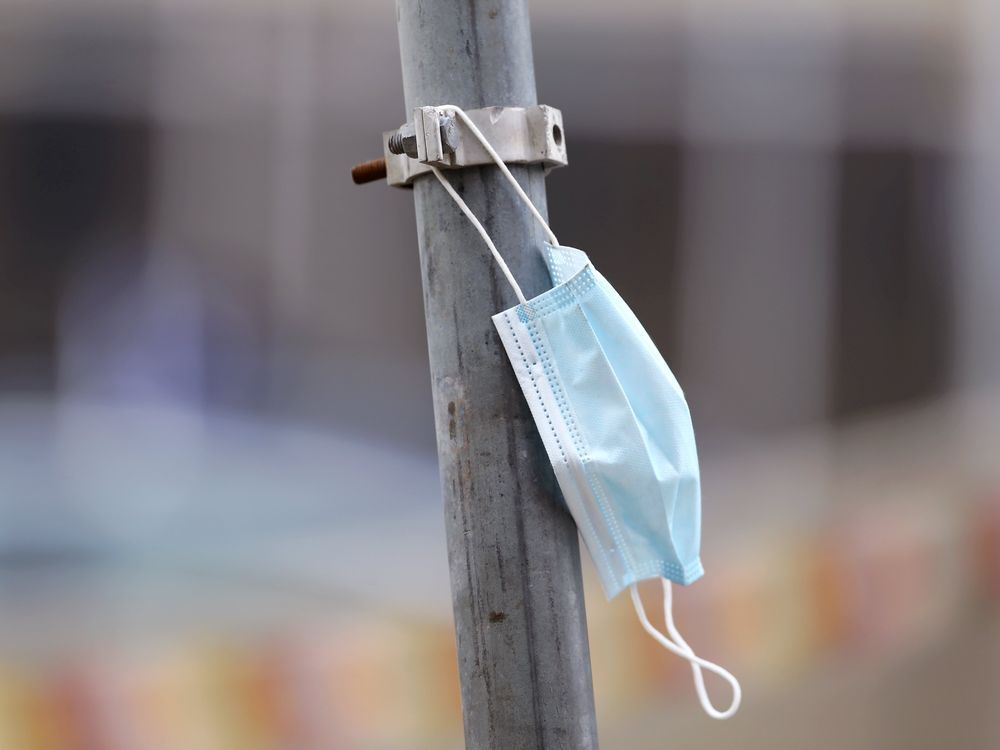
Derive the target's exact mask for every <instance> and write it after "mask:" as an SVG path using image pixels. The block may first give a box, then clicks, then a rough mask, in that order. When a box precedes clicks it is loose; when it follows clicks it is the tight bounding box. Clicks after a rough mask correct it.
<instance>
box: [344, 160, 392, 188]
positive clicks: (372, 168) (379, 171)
mask: <svg viewBox="0 0 1000 750" xmlns="http://www.w3.org/2000/svg"><path fill="white" fill-rule="evenodd" d="M351 179H353V180H354V184H355V185H364V184H365V183H366V182H375V180H384V179H385V159H372V160H371V161H366V162H362V163H361V164H358V165H357V166H355V167H352V168H351Z"/></svg>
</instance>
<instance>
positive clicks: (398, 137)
mask: <svg viewBox="0 0 1000 750" xmlns="http://www.w3.org/2000/svg"><path fill="white" fill-rule="evenodd" d="M389 153H390V154H401V153H403V134H402V133H400V132H399V131H396V132H395V133H393V134H392V135H390V136H389Z"/></svg>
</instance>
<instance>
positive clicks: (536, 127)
mask: <svg viewBox="0 0 1000 750" xmlns="http://www.w3.org/2000/svg"><path fill="white" fill-rule="evenodd" d="M466 114H467V115H468V116H469V119H470V120H472V122H473V123H474V124H475V125H476V127H477V128H479V129H480V130H481V131H482V133H483V135H484V136H485V137H486V139H487V140H488V141H489V143H490V145H492V146H493V148H494V149H495V150H496V152H497V153H498V154H499V155H500V158H501V159H503V161H504V162H505V163H507V164H541V165H542V166H544V167H545V172H546V174H548V172H549V171H551V170H552V169H555V168H556V167H564V166H566V163H567V159H566V137H565V131H564V129H563V122H562V112H560V111H559V110H558V109H555V108H554V107H547V106H545V105H544V104H541V105H536V106H534V107H483V108H481V109H470V110H466ZM382 149H383V151H384V153H385V178H386V182H388V183H389V184H390V185H394V186H396V187H409V186H411V185H412V184H413V181H414V180H415V179H416V178H417V177H419V176H421V175H423V174H427V173H428V172H430V168H431V167H432V166H435V167H439V168H441V169H461V168H463V167H475V166H481V165H484V164H492V163H493V160H492V159H491V158H490V155H489V154H487V153H486V150H485V149H484V148H483V147H482V144H480V143H479V140H478V139H477V138H476V137H475V136H473V135H472V134H471V133H468V132H466V129H465V127H464V126H463V124H462V122H461V121H460V120H458V119H456V118H455V117H454V115H449V114H447V113H445V112H442V111H441V110H439V109H438V108H436V107H417V108H416V109H414V110H413V121H412V122H408V123H406V124H405V125H403V126H402V127H400V128H398V129H397V130H390V131H388V132H385V133H383V134H382ZM368 164H371V162H369V163H368ZM363 166H365V165H359V167H363ZM359 167H356V168H355V181H356V182H368V181H370V180H369V179H361V180H359V179H358V174H357V170H358V169H359ZM367 173H368V174H371V170H369V171H368V172H367ZM375 174H376V175H377V176H375V177H373V178H372V179H378V178H380V177H381V176H382V174H381V173H380V171H379V172H377V173H375Z"/></svg>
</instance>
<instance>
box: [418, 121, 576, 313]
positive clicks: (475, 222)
mask: <svg viewBox="0 0 1000 750" xmlns="http://www.w3.org/2000/svg"><path fill="white" fill-rule="evenodd" d="M438 109H440V110H441V111H442V112H449V113H451V114H454V115H456V116H457V117H458V118H459V119H460V120H461V121H462V122H463V123H464V124H465V126H466V127H467V128H468V129H469V132H471V133H472V134H473V135H474V136H475V137H476V140H478V141H479V143H480V144H481V145H482V147H483V149H484V150H485V151H486V153H487V154H489V156H490V158H491V159H493V161H494V162H495V163H496V165H497V167H499V168H500V171H501V172H502V173H503V175H504V177H506V178H507V181H508V182H510V184H511V187H513V188H514V191H515V192H516V193H517V195H518V197H519V198H520V199H521V200H522V201H524V204H525V205H526V206H527V207H528V210H529V211H531V214H532V215H533V216H534V217H535V219H537V221H538V223H539V224H540V225H541V227H542V229H543V230H544V231H545V236H546V237H548V239H549V242H551V243H552V244H553V245H558V244H559V239H558V238H557V237H556V235H555V233H554V232H553V231H552V230H551V229H550V228H549V225H548V223H546V221H545V219H544V218H542V214H541V213H540V212H539V211H538V209H537V208H535V204H534V203H532V202H531V198H529V197H528V194H527V193H525V192H524V189H523V188H522V187H521V185H520V183H518V181H517V180H516V179H514V175H512V174H511V173H510V170H509V169H507V165H506V164H504V163H503V159H501V158H500V155H499V154H498V153H497V152H496V150H495V149H494V148H493V146H491V145H490V142H489V141H488V140H486V136H485V135H483V133H482V131H481V130H480V129H479V128H477V127H476V124H475V123H474V122H473V121H472V120H471V119H470V118H469V116H468V115H467V114H465V112H464V111H463V110H462V108H461V107H456V106H455V105H454V104H445V105H442V106H440V107H438ZM431 171H432V172H433V173H434V176H435V177H437V179H438V182H440V183H441V185H442V186H443V187H444V189H445V190H447V191H448V195H450V196H451V198H452V200H454V201H455V203H456V204H458V207H459V208H460V209H461V210H462V213H463V214H465V216H466V218H468V220H469V221H470V222H472V226H474V227H475V228H476V231H477V232H479V236H480V237H482V238H483V242H485V243H486V246H487V247H488V248H489V249H490V253H492V254H493V258H494V260H496V262H497V265H499V266H500V270H501V271H503V275H504V276H506V277H507V281H508V282H509V283H510V285H511V286H512V287H513V288H514V294H516V295H517V299H518V300H519V301H520V302H521V304H524V303H525V302H527V299H525V296H524V293H523V292H521V287H520V286H519V285H518V283H517V281H515V280H514V275H513V274H512V273H511V272H510V268H508V267H507V263H506V262H505V261H504V259H503V256H501V255H500V251H499V250H497V246H496V245H495V244H494V242H493V240H492V239H490V235H489V233H488V232H487V231H486V229H485V228H484V227H483V225H482V223H481V222H480V221H479V219H477V218H476V216H475V214H473V213H472V209H470V208H469V206H468V204H466V202H465V201H464V200H462V197H461V196H460V195H459V194H458V192H457V191H456V190H455V188H453V187H452V185H451V183H450V182H448V180H447V179H446V178H445V176H444V175H443V174H441V170H440V169H438V168H437V167H434V166H432V167H431Z"/></svg>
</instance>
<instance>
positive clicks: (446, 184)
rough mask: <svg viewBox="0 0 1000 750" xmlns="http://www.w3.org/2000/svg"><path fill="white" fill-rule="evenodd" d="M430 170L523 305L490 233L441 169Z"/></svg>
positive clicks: (519, 288)
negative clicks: (474, 231)
mask: <svg viewBox="0 0 1000 750" xmlns="http://www.w3.org/2000/svg"><path fill="white" fill-rule="evenodd" d="M431 171H432V172H433V173H434V176H435V177H437V178H438V182H440V183H441V185H442V186H444V189H445V190H447V191H448V195H450V196H451V198H452V200H453V201H455V203H457V204H458V207H459V208H460V209H462V213H463V214H465V216H466V218H468V220H469V221H471V222H472V226H474V227H475V228H476V230H477V231H478V232H479V236H480V237H482V238H483V242H485V243H486V247H488V248H489V249H490V252H491V253H492V254H493V259H494V260H495V261H496V262H497V265H498V266H500V270H501V271H503V275H504V276H506V277H507V281H508V282H509V283H510V285H511V286H512V287H513V288H514V294H516V295H517V299H518V301H519V302H520V303H521V304H522V305H523V304H524V303H525V302H527V300H526V299H525V298H524V292H522V291H521V287H520V286H518V283H517V281H516V280H515V279H514V274H512V273H511V272H510V269H509V268H508V267H507V263H506V261H504V259H503V256H502V255H500V251H499V250H497V246H496V245H494V244H493V240H491V239H490V235H489V233H488V232H487V231H486V228H485V227H483V225H482V224H481V223H480V222H479V219H477V218H476V215H475V214H474V213H472V209H471V208H469V206H468V204H467V203H466V202H465V201H464V200H462V196H460V195H459V194H458V192H457V191H456V190H455V188H453V187H452V186H451V183H450V182H448V180H447V179H446V178H445V176H444V175H443V174H441V170H439V169H438V168H437V167H431Z"/></svg>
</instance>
